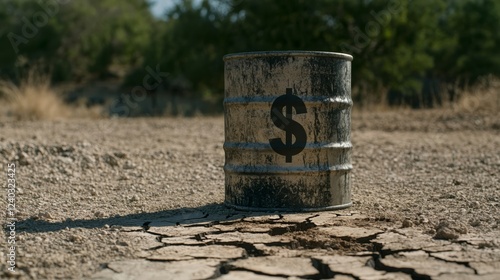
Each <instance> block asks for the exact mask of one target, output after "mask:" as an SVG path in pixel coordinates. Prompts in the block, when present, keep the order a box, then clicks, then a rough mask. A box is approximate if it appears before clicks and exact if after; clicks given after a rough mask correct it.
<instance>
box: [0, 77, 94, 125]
mask: <svg viewBox="0 0 500 280" xmlns="http://www.w3.org/2000/svg"><path fill="white" fill-rule="evenodd" d="M0 97H3V99H5V100H6V107H7V108H6V110H7V114H8V115H10V116H13V117H14V118H16V119H17V120H54V119H63V118H69V117H93V118H95V117H99V116H100V115H101V114H100V112H101V108H86V107H85V106H84V105H82V104H79V105H77V106H70V105H68V104H66V103H65V102H64V99H63V97H62V96H61V94H59V93H57V92H56V91H55V90H54V89H53V88H52V87H51V84H50V78H49V76H48V75H43V74H40V73H37V72H36V71H30V72H29V73H28V75H27V76H26V77H25V78H24V79H23V80H22V81H21V82H20V84H19V85H16V84H14V83H12V82H11V81H4V80H2V81H0Z"/></svg>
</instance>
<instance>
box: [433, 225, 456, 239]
mask: <svg viewBox="0 0 500 280" xmlns="http://www.w3.org/2000/svg"><path fill="white" fill-rule="evenodd" d="M458 236H459V235H458V234H457V233H456V232H455V231H453V230H452V229H450V228H447V227H444V228H440V229H438V230H436V234H435V235H434V238H435V239H444V240H452V239H457V238H458Z"/></svg>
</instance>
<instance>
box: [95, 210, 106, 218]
mask: <svg viewBox="0 0 500 280" xmlns="http://www.w3.org/2000/svg"><path fill="white" fill-rule="evenodd" d="M94 216H96V217H97V218H102V217H104V213H103V212H101V211H95V212H94Z"/></svg>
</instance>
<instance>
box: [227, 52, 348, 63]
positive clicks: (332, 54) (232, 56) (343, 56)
mask: <svg viewBox="0 0 500 280" xmlns="http://www.w3.org/2000/svg"><path fill="white" fill-rule="evenodd" d="M269 56H323V57H333V58H341V59H345V60H348V61H352V60H353V57H352V55H350V54H346V53H339V52H327V51H298V50H292V51H258V52H239V53H230V54H226V55H224V56H223V57H222V59H223V60H224V61H228V60H232V59H238V58H255V57H269Z"/></svg>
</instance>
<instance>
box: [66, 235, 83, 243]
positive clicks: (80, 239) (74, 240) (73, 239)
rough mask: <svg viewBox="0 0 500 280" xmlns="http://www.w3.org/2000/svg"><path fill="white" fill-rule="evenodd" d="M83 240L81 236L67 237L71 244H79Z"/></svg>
mask: <svg viewBox="0 0 500 280" xmlns="http://www.w3.org/2000/svg"><path fill="white" fill-rule="evenodd" d="M82 240H83V236H81V235H78V234H72V235H70V236H69V241H71V242H80V241H82Z"/></svg>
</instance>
